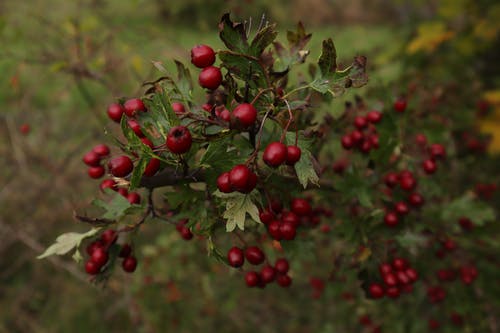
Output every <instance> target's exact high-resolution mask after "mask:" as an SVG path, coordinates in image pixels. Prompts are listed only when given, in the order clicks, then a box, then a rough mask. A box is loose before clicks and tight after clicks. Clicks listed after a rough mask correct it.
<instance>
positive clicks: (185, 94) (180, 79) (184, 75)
mask: <svg viewBox="0 0 500 333" xmlns="http://www.w3.org/2000/svg"><path fill="white" fill-rule="evenodd" d="M175 66H176V67H177V84H176V86H177V88H178V90H179V93H180V94H181V95H182V99H183V100H184V102H185V103H187V101H188V100H189V97H190V96H191V91H192V90H193V80H192V78H191V74H190V73H189V69H187V67H186V66H184V64H183V63H181V62H180V61H177V60H175Z"/></svg>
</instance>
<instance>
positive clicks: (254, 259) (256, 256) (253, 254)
mask: <svg viewBox="0 0 500 333" xmlns="http://www.w3.org/2000/svg"><path fill="white" fill-rule="evenodd" d="M245 258H246V259H247V260H248V262H249V263H251V264H252V265H260V264H262V263H263V262H264V259H265V258H266V256H265V255H264V252H262V250H261V249H260V248H258V247H257V246H250V247H248V248H246V250H245Z"/></svg>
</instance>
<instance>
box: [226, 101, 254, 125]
mask: <svg viewBox="0 0 500 333" xmlns="http://www.w3.org/2000/svg"><path fill="white" fill-rule="evenodd" d="M231 117H232V118H234V119H235V122H236V125H239V126H241V127H243V128H247V127H249V126H251V125H253V124H254V123H255V120H256V119H257V110H256V109H255V107H254V106H253V105H252V104H249V103H243V104H240V105H238V106H237V107H235V108H234V110H233V112H232V114H231Z"/></svg>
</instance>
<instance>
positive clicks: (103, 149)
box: [92, 143, 109, 157]
mask: <svg viewBox="0 0 500 333" xmlns="http://www.w3.org/2000/svg"><path fill="white" fill-rule="evenodd" d="M92 151H93V152H94V153H96V154H97V155H99V156H100V157H106V156H108V155H109V147H108V146H107V145H105V144H102V143H101V144H98V145H96V146H95V147H94V148H92Z"/></svg>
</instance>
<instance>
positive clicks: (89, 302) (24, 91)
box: [0, 0, 500, 332]
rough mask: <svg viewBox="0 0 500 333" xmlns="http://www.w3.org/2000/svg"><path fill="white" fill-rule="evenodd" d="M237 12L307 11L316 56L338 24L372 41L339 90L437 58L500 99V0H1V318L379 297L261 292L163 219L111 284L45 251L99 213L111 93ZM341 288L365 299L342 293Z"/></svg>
mask: <svg viewBox="0 0 500 333" xmlns="http://www.w3.org/2000/svg"><path fill="white" fill-rule="evenodd" d="M485 8H486V9H487V10H486V11H485V10H483V9H485ZM224 12H231V13H232V18H233V19H234V20H237V21H243V20H250V19H252V21H253V24H258V21H259V20H260V18H261V17H262V15H263V14H264V15H265V17H266V18H267V19H268V20H269V21H271V22H277V23H278V29H279V31H281V34H280V35H279V39H281V40H283V39H284V38H285V31H286V30H287V29H293V28H294V26H295V25H296V23H297V22H298V21H302V22H304V24H305V26H306V28H307V29H308V30H309V31H310V32H312V33H313V39H312V41H311V44H310V46H309V48H310V50H311V58H316V57H318V56H319V53H320V45H321V44H320V43H321V41H322V40H323V39H324V38H327V37H332V38H333V39H334V41H335V44H336V48H337V52H338V55H339V57H340V61H341V62H345V63H348V62H349V61H350V60H351V59H352V57H353V56H355V55H357V54H362V55H366V56H367V57H368V59H369V74H370V83H369V84H368V86H367V87H366V88H362V89H358V90H356V91H354V92H350V93H348V94H347V95H346V96H344V97H342V98H340V99H339V100H338V103H339V104H338V105H342V103H343V102H344V101H345V100H347V99H352V98H353V94H354V93H356V94H360V95H363V94H365V93H366V89H369V87H370V86H372V87H373V86H380V87H393V88H392V89H393V90H394V91H395V93H397V86H398V82H401V81H400V80H401V78H402V77H404V76H405V75H406V76H408V75H418V70H421V69H422V68H423V67H425V66H434V67H433V68H434V69H437V70H436V71H433V72H432V73H428V75H429V76H430V77H432V76H433V75H434V76H436V77H437V76H439V77H440V78H443V80H453V75H457V70H458V71H459V75H458V76H457V80H458V78H464V77H467V78H471V77H472V78H473V80H471V81H468V82H467V84H470V86H471V91H474V92H477V91H481V96H479V97H480V98H482V99H484V100H485V101H487V103H488V104H489V105H493V107H495V105H496V106H497V107H498V103H499V99H500V98H499V97H500V94H499V92H498V91H496V90H495V89H494V88H495V86H497V84H498V80H499V77H498V49H499V47H498V46H499V45H498V30H499V27H498V22H499V21H500V17H499V15H500V8H499V6H498V5H495V1H465V0H447V1H430V0H428V1H426V0H411V1H410V0H407V1H403V0H401V1H396V0H395V1H390V0H350V1H336V0H277V1H265V0H246V1H220V0H217V1H215V0H214V1H202V0H154V1H153V0H130V1H121V0H75V1H67V0H30V1H18V0H2V1H0V73H2V76H1V79H0V258H1V259H0V332H171V331H174V330H175V331H176V332H195V331H199V332H212V331H214V332H215V331H218V332H247V331H248V332H250V331H252V332H255V331H257V332H278V331H282V332H285V331H290V332H336V330H338V332H356V331H358V330H360V328H359V325H358V324H357V316H354V315H353V314H355V313H360V311H361V312H363V307H365V306H366V305H365V304H364V303H362V302H357V301H353V300H352V299H351V300H349V298H348V297H347V298H345V297H344V298H342V297H340V296H339V295H340V293H341V291H340V289H339V290H338V291H335V290H334V291H332V293H333V294H331V295H330V296H328V297H330V298H329V299H328V297H325V298H326V299H325V298H323V299H320V300H315V301H314V302H312V301H311V297H310V295H304V294H303V293H299V292H298V291H297V290H294V289H292V290H290V292H287V293H283V292H280V291H279V290H275V291H270V292H266V294H265V295H264V294H263V293H255V291H254V290H247V289H246V288H245V287H244V286H243V285H242V283H241V279H239V278H234V277H233V276H231V273H229V272H228V270H227V269H226V268H224V267H221V266H222V265H220V264H218V263H216V262H215V261H214V260H212V259H210V258H207V257H206V254H205V251H204V246H203V244H202V243H200V244H198V245H193V244H191V243H189V244H187V243H186V242H184V241H183V240H182V239H181V238H180V237H179V235H178V234H176V233H161V232H160V231H161V229H156V228H155V227H148V228H145V229H144V230H143V236H141V237H140V238H141V239H142V241H141V242H142V244H141V245H139V246H138V248H140V249H141V250H140V251H141V252H140V255H139V256H140V258H141V262H140V266H139V267H140V269H138V271H137V272H136V273H135V274H133V275H126V274H122V273H118V272H117V274H115V276H114V277H113V278H112V279H111V280H110V281H109V282H108V284H107V287H106V288H105V289H102V288H99V287H95V286H93V285H91V284H89V283H88V282H87V277H86V275H85V274H84V272H83V269H82V268H81V267H79V266H78V265H77V264H75V263H74V262H73V261H72V260H71V258H69V256H68V257H51V258H49V259H47V260H41V261H39V260H36V259H35V257H36V255H38V254H39V253H41V252H42V251H43V249H44V248H45V247H47V246H48V245H49V244H51V243H52V242H53V240H54V239H55V237H56V236H57V235H58V234H60V233H62V232H65V231H69V230H75V231H84V230H85V229H86V228H87V227H86V226H82V225H79V224H78V222H76V221H75V219H74V218H73V212H74V211H78V212H85V210H86V208H87V207H88V206H89V203H90V201H91V199H92V198H93V197H95V195H96V192H97V191H96V188H97V183H96V181H91V180H89V179H88V177H87V176H86V168H85V167H84V166H83V164H82V163H81V156H82V155H83V154H84V153H85V152H86V151H87V150H88V149H89V147H91V146H92V145H94V144H96V143H100V142H108V143H109V142H111V138H110V136H109V135H106V134H107V133H108V132H113V131H115V130H116V129H115V128H113V127H110V126H109V124H108V123H107V119H106V113H105V110H106V106H107V104H109V103H111V102H113V101H115V99H116V98H119V97H123V96H137V95H140V94H141V91H142V87H141V84H142V82H144V81H147V80H150V79H154V78H156V77H158V76H159V74H158V72H156V70H155V69H154V67H153V66H152V61H161V62H163V63H164V65H165V66H166V67H167V68H172V65H173V63H172V62H171V61H170V59H179V60H181V61H183V62H184V63H186V64H187V63H189V50H190V49H191V47H192V46H194V45H196V44H200V43H203V44H209V45H212V46H213V47H214V49H220V48H221V47H222V44H221V42H220V41H219V40H218V35H217V23H218V20H219V18H220V16H221V15H222V14H223V13H224ZM464 22H465V23H464ZM443 48H444V49H443ZM452 51H453V52H452ZM477 59H480V60H481V61H476V60H477ZM495 59H496V61H495ZM462 83H463V82H462ZM394 87H396V88H394ZM499 118H500V114H499V113H498V112H497V113H496V114H495V113H493V114H492V115H490V116H488V117H487V118H484V119H481V120H478V125H477V126H478V128H479V129H480V130H482V131H483V132H484V133H488V135H489V138H490V140H492V141H491V143H490V146H489V148H488V149H489V151H490V153H492V154H493V153H495V152H496V151H498V150H500V143H499V134H498V133H499V132H500V127H499V126H500V125H499ZM497 166H498V165H497ZM334 296H335V297H336V299H337V301H336V302H348V303H349V302H350V303H349V304H350V305H349V306H339V307H336V306H335V302H332V298H333V297H334ZM342 311H344V313H343V312H342ZM331 318H345V320H343V321H342V323H339V322H335V321H332V320H331ZM408 320H418V318H412V317H411V314H409V319H408ZM420 328H422V327H420ZM403 331H404V330H402V331H401V332H403ZM425 331H426V330H425V329H423V330H419V329H418V328H417V329H416V330H414V332H425ZM408 332H409V331H408Z"/></svg>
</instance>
